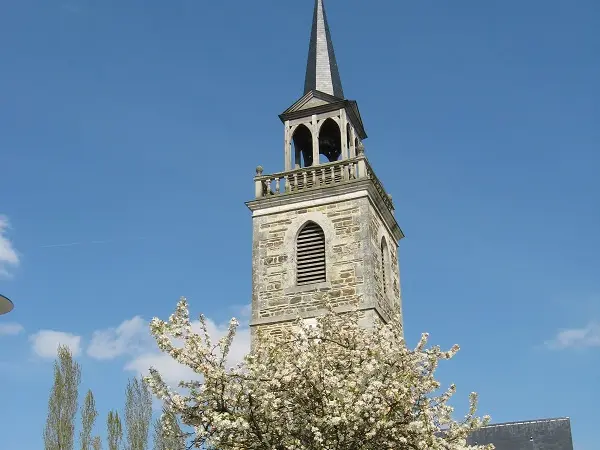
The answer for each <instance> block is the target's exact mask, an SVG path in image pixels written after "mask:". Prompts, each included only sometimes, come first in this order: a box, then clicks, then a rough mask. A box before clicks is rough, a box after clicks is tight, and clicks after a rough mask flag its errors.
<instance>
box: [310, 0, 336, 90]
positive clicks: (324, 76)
mask: <svg viewBox="0 0 600 450" xmlns="http://www.w3.org/2000/svg"><path fill="white" fill-rule="evenodd" d="M323 1H324V0H315V11H314V15H313V24H312V31H311V34H310V46H309V49H308V62H307V64H306V78H305V81H304V93H305V94H306V93H308V92H310V91H321V92H324V93H325V94H329V95H333V96H334V97H337V98H340V99H343V98H344V91H343V90H342V80H341V78H340V72H339V70H338V66H337V62H336V60H335V53H334V51H333V43H332V41H331V34H330V32H329V25H328V24H327V15H326V14H325V6H324V5H323Z"/></svg>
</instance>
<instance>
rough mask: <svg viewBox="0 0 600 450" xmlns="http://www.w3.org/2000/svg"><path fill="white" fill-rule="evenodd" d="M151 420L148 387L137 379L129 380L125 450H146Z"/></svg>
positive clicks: (150, 400)
mask: <svg viewBox="0 0 600 450" xmlns="http://www.w3.org/2000/svg"><path fill="white" fill-rule="evenodd" d="M151 418H152V394H151V393H150V390H149V389H148V386H147V385H146V383H145V382H144V381H143V380H142V379H139V378H134V379H133V380H129V382H128V383H127V390H126V398H125V424H126V426H127V450H147V449H148V433H149V430H150V420H151Z"/></svg>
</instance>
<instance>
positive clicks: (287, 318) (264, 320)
mask: <svg viewBox="0 0 600 450" xmlns="http://www.w3.org/2000/svg"><path fill="white" fill-rule="evenodd" d="M355 309H357V310H358V311H375V312H376V313H377V315H378V316H379V317H380V318H381V319H382V320H383V321H384V322H386V323H387V322H388V321H389V319H390V318H389V317H388V315H387V314H385V313H384V312H383V311H382V310H381V308H379V306H378V305H376V304H370V305H368V306H361V307H358V308H355V307H354V306H349V305H345V306H338V307H334V308H333V310H334V311H335V312H336V313H339V314H341V313H346V312H350V311H354V310H355ZM326 313H327V310H326V309H325V308H320V309H318V310H316V311H299V312H298V313H297V314H282V315H280V316H273V317H260V318H258V319H252V320H251V321H250V327H256V326H259V325H270V324H274V323H283V322H293V321H295V320H296V319H298V318H300V319H306V318H311V317H318V316H320V315H324V314H326Z"/></svg>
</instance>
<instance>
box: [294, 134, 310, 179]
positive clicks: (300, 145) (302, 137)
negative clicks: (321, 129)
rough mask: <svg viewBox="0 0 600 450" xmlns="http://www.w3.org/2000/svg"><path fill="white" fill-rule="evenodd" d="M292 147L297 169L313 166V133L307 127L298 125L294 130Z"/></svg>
mask: <svg viewBox="0 0 600 450" xmlns="http://www.w3.org/2000/svg"><path fill="white" fill-rule="evenodd" d="M292 147H293V148H292V155H294V163H295V167H296V168H299V167H308V166H312V164H313V155H312V151H313V146H312V133H311V132H310V130H309V129H308V127H307V126H306V125H298V127H297V128H296V129H295V130H294V134H293V136H292Z"/></svg>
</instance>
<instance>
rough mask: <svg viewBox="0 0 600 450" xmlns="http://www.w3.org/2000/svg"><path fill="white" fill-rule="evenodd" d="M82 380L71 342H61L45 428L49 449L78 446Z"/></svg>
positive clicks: (55, 364)
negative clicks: (78, 403) (76, 431)
mask: <svg viewBox="0 0 600 450" xmlns="http://www.w3.org/2000/svg"><path fill="white" fill-rule="evenodd" d="M80 382H81V367H80V366H79V364H78V363H77V362H76V361H75V360H74V359H73V354H72V353H71V351H70V350H69V348H68V347H67V346H63V345H61V346H59V347H58V357H57V359H56V361H55V362H54V384H53V385H52V390H51V392H50V398H49V400H48V416H47V418H46V427H45V428H44V449H45V450H73V449H74V442H75V439H74V437H75V414H77V397H78V391H79V383H80Z"/></svg>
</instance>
